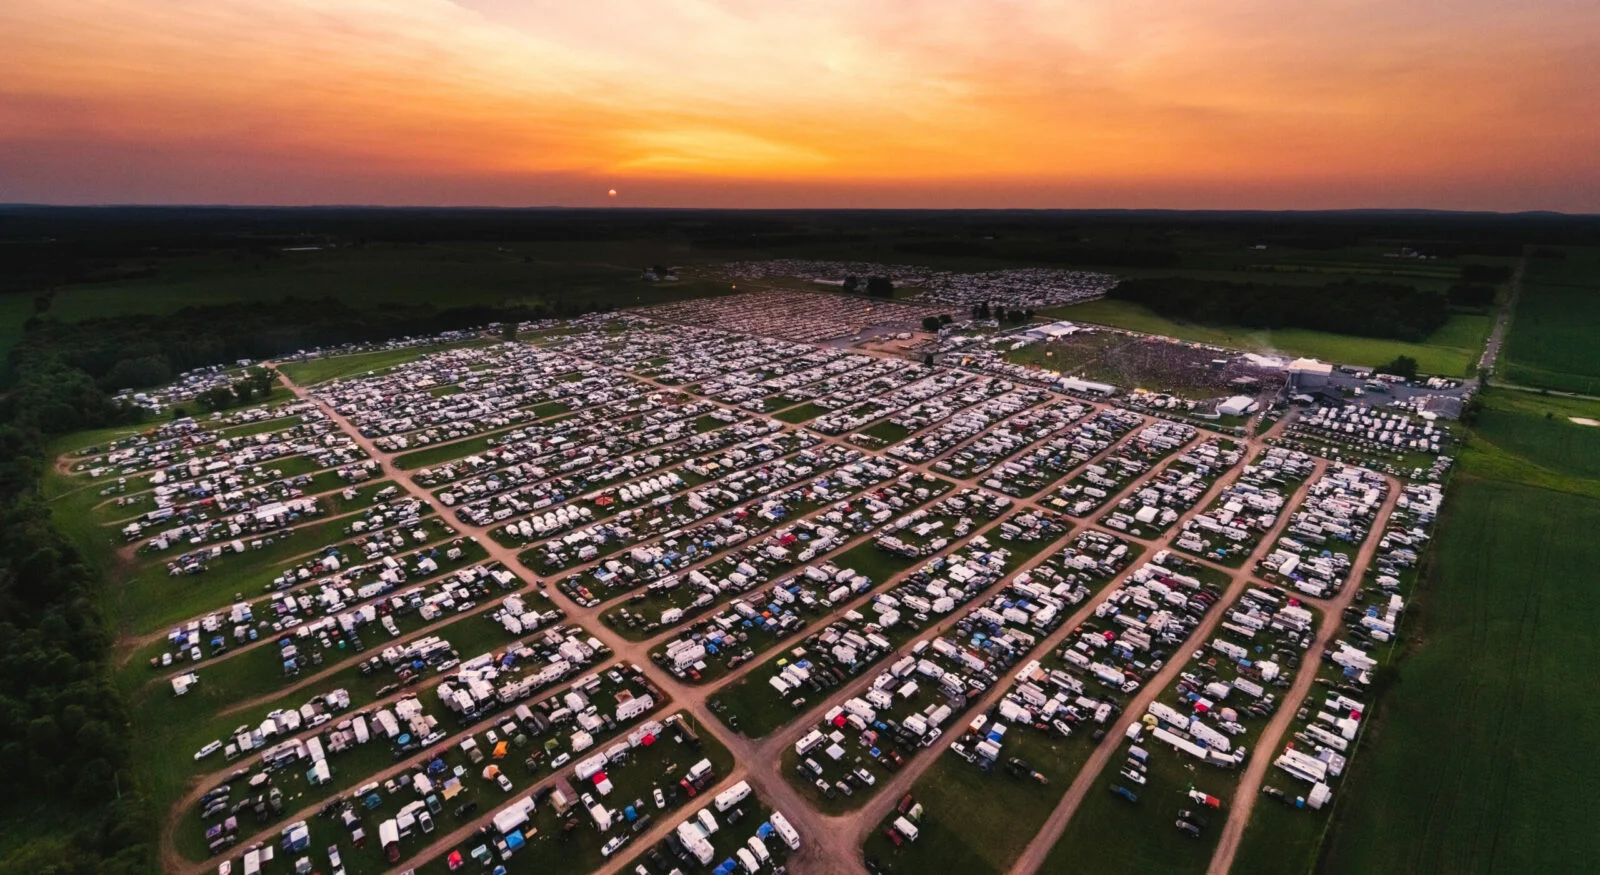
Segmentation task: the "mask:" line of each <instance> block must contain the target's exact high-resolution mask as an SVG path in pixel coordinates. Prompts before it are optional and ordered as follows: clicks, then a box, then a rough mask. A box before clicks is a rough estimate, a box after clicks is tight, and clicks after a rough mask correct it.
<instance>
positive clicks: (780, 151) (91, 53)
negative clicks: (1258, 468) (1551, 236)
mask: <svg viewBox="0 0 1600 875" xmlns="http://www.w3.org/2000/svg"><path fill="white" fill-rule="evenodd" d="M0 32H4V33H6V34H7V53H6V63H5V67H4V69H5V70H6V75H5V76H0V200H13V201H15V200H39V201H86V200H88V201H123V200H143V201H152V200H155V201H159V200H165V201H185V200H205V201H238V202H243V201H259V200H266V201H277V199H279V198H291V199H293V201H294V202H307V201H309V202H333V201H345V202H348V201H350V200H359V201H364V202H379V203H381V202H396V203H398V202H447V203H449V202H457V203H460V202H479V203H484V202H495V203H552V202H567V203H585V202H589V203H596V202H602V201H603V200H604V197H605V191H606V190H607V189H608V188H609V187H610V186H611V185H613V184H620V183H624V182H626V183H628V190H629V192H630V198H629V202H630V203H632V204H636V205H639V204H664V205H679V204H681V205H717V204H719V203H726V204H728V205H753V204H761V205H771V206H782V205H789V204H793V205H824V204H827V205H850V204H856V203H859V204H860V205H877V206H891V205H897V204H907V205H912V204H915V205H918V206H939V205H948V206H1008V205H1028V206H1051V205H1054V206H1117V205H1124V204H1127V205H1146V206H1149V205H1168V206H1218V207H1227V206H1261V207H1273V206H1281V207H1316V206H1333V205H1344V206H1361V205H1366V206H1454V207H1474V208H1482V207H1489V208H1494V207H1499V208H1507V209H1521V208H1535V207H1544V208H1562V209H1568V210H1594V209H1597V208H1600V169H1596V167H1595V164H1594V162H1593V161H1592V160H1591V159H1590V156H1592V154H1593V153H1594V150H1595V148H1596V146H1600V129H1597V128H1596V126H1595V125H1594V124H1593V121H1592V120H1593V119H1594V118H1596V117H1600V105H1597V104H1600V97H1597V96H1596V94H1597V92H1596V90H1595V89H1594V88H1593V87H1592V85H1593V81H1592V80H1593V76H1592V74H1590V73H1589V72H1588V68H1589V65H1590V61H1589V59H1590V58H1592V56H1593V52H1594V50H1595V49H1596V46H1595V45H1594V43H1595V42H1596V40H1597V39H1600V37H1597V35H1600V21H1597V20H1596V13H1595V11H1594V8H1593V7H1592V5H1590V4H1580V3H1563V2H1558V0H1547V2H1544V3H1540V4H1537V6H1534V7H1527V8H1522V7H1519V8H1515V9H1513V8H1510V7H1509V6H1507V5H1506V4H1500V3H1490V2H1486V0H1458V2H1453V3H1450V4H1432V3H1418V4H1403V5H1401V6H1399V7H1396V6H1394V5H1393V4H1390V5H1382V4H1377V3H1368V2H1348V0H1347V2H1338V0H1310V2H1307V3H1302V4H1298V5H1296V6H1294V7H1293V8H1286V7H1284V6H1283V5H1282V4H1276V3H1269V2H1266V0H1219V2H1217V3H1207V4H1198V5H1196V4H1184V3H1176V2H1158V0H1126V2H1123V3H1119V4H1094V3H1087V2H1047V0H1039V2H1028V0H960V2H936V0H925V2H911V0H901V2H884V3H859V2H843V0H813V2H809V3H805V4H780V3H770V2H761V0H657V2H653V3H650V4H638V3H634V2H622V0H588V2H585V3H581V4H572V3H556V2H526V0H461V2H447V0H341V2H336V3H330V2H315V0H210V2H189V0H10V2H8V3H5V4H0ZM1508 180H1515V181H1516V182H1517V184H1516V185H1514V186H1511V185H1508V184H1507V181H1508ZM274 193H276V194H274ZM319 193H320V195H321V196H319ZM1108 197H1110V198H1118V199H1120V200H1118V201H1115V202H1108V201H1106V200H1095V199H1097V198H1108ZM1163 198H1165V200H1163ZM1352 198H1354V199H1355V200H1354V201H1353V202H1347V201H1350V199H1352ZM1330 200H1337V201H1339V203H1337V204H1334V203H1330ZM280 202H282V201H280Z"/></svg>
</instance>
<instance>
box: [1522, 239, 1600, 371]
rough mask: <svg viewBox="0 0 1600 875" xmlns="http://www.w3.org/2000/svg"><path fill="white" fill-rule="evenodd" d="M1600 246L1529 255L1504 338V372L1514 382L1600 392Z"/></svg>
mask: <svg viewBox="0 0 1600 875" xmlns="http://www.w3.org/2000/svg"><path fill="white" fill-rule="evenodd" d="M1597 333H1600V249H1597V248H1588V249H1585V248H1577V247H1573V248H1570V249H1568V250H1567V257H1566V258H1565V259H1562V260H1554V259H1540V258H1532V259H1529V260H1528V269H1527V273H1526V276H1525V277H1524V279H1523V283H1522V292H1521V294H1520V295H1519V296H1518V298H1517V306H1516V311H1515V312H1514V313H1513V314H1512V320H1511V331H1510V333H1509V334H1508V335H1507V336H1506V345H1505V359H1506V361H1505V367H1504V368H1503V369H1502V376H1504V377H1505V378H1506V379H1509V380H1510V381H1511V382H1514V383H1521V384H1524V385H1529V386H1539V387H1543V388H1548V389H1560V390H1563V391H1568V392H1582V393H1585V394H1594V393H1597V392H1600V345H1596V344H1595V342H1594V341H1595V337H1596V335H1597Z"/></svg>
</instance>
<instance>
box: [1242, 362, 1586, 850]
mask: <svg viewBox="0 0 1600 875" xmlns="http://www.w3.org/2000/svg"><path fill="white" fill-rule="evenodd" d="M1546 413H1550V414H1551V416H1549V417H1546V416H1545V414H1546ZM1597 413H1600V405H1595V404H1585V403H1583V402H1573V401H1565V400H1555V399H1549V400H1547V399H1540V398H1537V397H1535V396H1513V395H1511V393H1507V392H1503V391H1498V390H1490V392H1489V398H1488V403H1487V405H1486V408H1485V411H1484V413H1483V414H1482V418H1481V419H1480V423H1481V426H1480V430H1479V431H1478V433H1477V436H1476V437H1475V439H1474V442H1473V445H1472V447H1471V452H1468V453H1465V454H1464V455H1463V466H1462V469H1461V470H1460V471H1459V472H1458V473H1457V475H1456V477H1455V479H1454V481H1453V482H1452V484H1451V487H1450V492H1451V494H1450V497H1449V499H1448V500H1447V502H1446V504H1445V511H1444V519H1443V522H1442V525H1441V526H1440V528H1439V534H1438V537H1437V540H1436V542H1435V543H1434V545H1433V549H1432V552H1431V554H1430V558H1429V560H1428V562H1429V564H1428V566H1427V567H1426V569H1425V571H1424V574H1425V575H1426V578H1425V586H1424V587H1423V588H1422V590H1421V593H1422V596H1421V597H1420V598H1419V599H1418V600H1417V601H1415V602H1414V603H1413V605H1412V606H1410V607H1408V612H1413V616H1414V617H1415V620H1414V622H1415V623H1416V625H1415V626H1414V627H1413V629H1412V630H1411V632H1410V634H1409V635H1407V636H1406V639H1405V640H1404V642H1403V643H1402V644H1401V647H1402V648H1404V649H1405V650H1406V652H1405V655H1404V658H1403V659H1402V661H1401V662H1400V663H1399V669H1398V674H1397V676H1396V677H1395V679H1394V680H1393V682H1392V688H1391V690H1392V692H1391V694H1388V695H1386V696H1384V698H1383V700H1382V702H1381V703H1380V705H1379V712H1378V715H1377V719H1376V721H1375V722H1374V723H1373V724H1372V726H1370V727H1369V728H1368V733H1369V737H1368V738H1366V739H1364V740H1363V743H1362V752H1361V754H1360V755H1359V756H1357V757H1356V758H1355V760H1354V762H1353V765H1352V772H1351V775H1350V777H1349V779H1348V780H1347V784H1346V789H1345V791H1344V795H1343V798H1341V799H1339V800H1337V803H1336V804H1337V807H1336V809H1335V812H1334V819H1333V822H1332V824H1331V827H1330V828H1329V829H1328V832H1327V835H1326V838H1325V844H1324V846H1323V848H1322V856H1321V860H1320V865H1319V866H1318V867H1317V868H1318V871H1325V872H1330V873H1346V872H1348V873H1366V872H1438V873H1474V872H1484V873H1488V872H1521V871H1526V872H1538V871H1549V872H1571V871H1586V870H1588V869H1589V868H1592V865H1593V860H1594V859H1596V858H1597V856H1600V832H1596V830H1595V829H1594V824H1595V823H1596V822H1597V820H1600V803H1597V802H1596V801H1595V797H1594V794H1593V791H1592V788H1593V787H1594V786H1595V782H1596V781H1600V760H1597V759H1596V758H1595V757H1593V756H1591V755H1589V753H1588V752H1589V751H1592V750H1593V748H1594V746H1595V743H1596V742H1597V741H1600V733H1597V731H1596V729H1595V728H1594V727H1595V726H1597V725H1600V724H1597V723H1596V720H1597V718H1600V698H1597V697H1596V695H1595V694H1596V692H1597V691H1600V690H1597V688H1596V684H1595V675H1594V671H1593V666H1594V665H1595V664H1596V661H1597V660H1600V639H1596V638H1595V636H1594V634H1593V630H1594V628H1595V627H1596V624H1597V623H1600V603H1597V602H1596V601H1595V599H1594V594H1593V586H1592V583H1593V558H1592V556H1593V547H1592V545H1593V533H1594V531H1595V530H1596V528H1597V527H1600V498H1596V497H1595V496H1596V495H1600V489H1597V487H1600V482H1597V481H1596V480H1594V479H1591V478H1593V477H1594V476H1595V474H1596V472H1595V469H1594V467H1593V464H1592V462H1590V461H1589V460H1590V459H1592V458H1593V455H1592V452H1590V451H1588V450H1585V449H1584V448H1585V447H1594V446H1597V445H1600V444H1597V443H1596V442H1600V429H1596V428H1593V427H1588V426H1580V425H1575V424H1573V423H1571V422H1570V421H1568V420H1567V418H1566V417H1568V416H1573V415H1582V414H1589V415H1591V416H1594V415H1596V414H1597ZM1590 433H1595V436H1594V437H1593V438H1591V437H1588V435H1589V434H1590ZM1491 439H1492V440H1493V441H1495V443H1490V440H1491ZM1528 471H1536V472H1559V477H1558V478H1555V479H1550V480H1548V481H1547V482H1549V483H1552V484H1555V485H1557V486H1558V487H1560V488H1556V489H1551V488H1547V487H1545V486H1541V485H1535V484H1533V483H1530V482H1526V481H1525V480H1518V479H1504V478H1506V477H1508V476H1509V477H1518V476H1521V475H1522V474H1524V473H1525V472H1528ZM1282 815H1287V816H1293V815H1292V813H1288V812H1284V811H1282V810H1281V809H1279V807H1278V806H1275V805H1271V804H1266V803H1263V805H1259V806H1258V807H1257V811H1256V817H1255V818H1253V819H1252V823H1251V828H1250V830H1249V831H1247V832H1246V834H1245V838H1244V841H1243V843H1242V844H1241V847H1240V851H1239V856H1238V858H1237V859H1236V861H1235V866H1234V870H1233V871H1234V872H1236V873H1240V875H1257V873H1261V875H1265V873H1273V872H1284V871H1302V870H1303V869H1304V868H1306V867H1309V866H1310V865H1311V864H1312V863H1313V862H1314V861H1315V860H1316V854H1315V852H1314V851H1315V849H1314V847H1311V848H1307V847H1304V846H1301V845H1295V846H1293V847H1285V846H1284V844H1283V843H1282V842H1280V841H1278V840H1276V839H1275V838H1274V836H1273V835H1271V834H1268V833H1270V832H1273V830H1271V829H1270V827H1272V825H1273V821H1274V819H1278V820H1281V819H1282V817H1281V816H1282ZM1288 834H1293V830H1290V831H1289V833H1288ZM1286 854H1288V855H1291V856H1292V855H1295V854H1298V855H1299V859H1293V860H1289V859H1285V855H1286Z"/></svg>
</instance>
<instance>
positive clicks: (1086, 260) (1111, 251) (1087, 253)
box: [894, 240, 1183, 268]
mask: <svg viewBox="0 0 1600 875" xmlns="http://www.w3.org/2000/svg"><path fill="white" fill-rule="evenodd" d="M894 249H895V251H896V252H903V253H906V254H908V255H936V256H942V257H946V258H958V257H959V258H992V259H996V260H1001V261H1022V262H1030V261H1031V262H1045V263H1049V264H1065V265H1073V266H1079V267H1169V268H1170V267H1178V266H1179V265H1180V264H1182V263H1183V258H1182V256H1180V255H1179V254H1178V253H1177V252H1176V251H1174V250H1171V249H1157V248H1152V247H1148V246H1110V245H1100V246H1097V245H1088V244H1079V243H1051V242H1045V241H1037V242H1036V241H1029V240H995V241H989V240H923V241H917V242H913V243H901V244H898V245H896V246H895V248H894Z"/></svg>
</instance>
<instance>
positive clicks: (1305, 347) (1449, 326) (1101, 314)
mask: <svg viewBox="0 0 1600 875" xmlns="http://www.w3.org/2000/svg"><path fill="white" fill-rule="evenodd" d="M1045 315H1046V316H1048V317H1050V318H1056V319H1070V320H1072V321H1075V322H1093V323H1097V324H1100V325H1110V326H1112V327H1114V328H1126V329H1128V330H1129V331H1141V332H1144V333H1147V334H1160V335H1165V336H1168V337H1176V338H1179V339H1182V340H1191V341H1195V342H1197V343H1207V344H1212V345H1215V346H1226V347H1232V348H1234V349H1244V350H1253V351H1261V352H1278V353H1282V354H1285V355H1296V356H1310V357H1312V358H1319V359H1322V360H1324V361H1330V362H1335V363H1338V364H1351V365H1365V366H1367V367H1372V366H1375V365H1381V364H1383V363H1385V362H1388V361H1392V360H1393V359H1394V358H1395V357H1396V356H1401V355H1408V356H1411V357H1412V358H1415V359H1416V360H1417V364H1418V367H1419V368H1420V369H1421V370H1422V371H1423V372H1425V373H1430V374H1442V375H1445V376H1450V377H1460V376H1464V375H1466V373H1467V372H1468V370H1469V369H1470V368H1471V367H1473V366H1474V365H1476V364H1477V361H1478V354H1479V352H1480V351H1481V349H1482V346H1483V339H1484V338H1485V337H1487V336H1488V334H1489V329H1490V327H1491V326H1492V324H1493V320H1492V319H1491V318H1490V317H1488V316H1480V315H1472V314H1463V313H1457V314H1455V315H1453V316H1451V317H1450V321H1449V322H1447V323H1445V325H1444V327H1443V328H1440V329H1439V330H1438V331H1437V332H1435V333H1434V335H1433V336H1432V337H1430V338H1429V339H1428V341H1427V342H1426V343H1406V342H1404V341H1398V340H1385V339H1381V338H1375V337H1353V336H1349V335H1343V334H1331V333H1328V332H1325V331H1309V330H1304V329H1280V330H1276V331H1272V330H1267V329H1249V328H1229V327H1218V326H1209V325H1199V324H1195V323H1185V322H1175V321H1173V320H1171V319H1167V318H1165V317H1162V316H1158V315H1156V314H1155V313H1152V312H1151V311H1149V310H1148V309H1146V308H1144V307H1141V306H1139V305H1137V304H1133V303H1130V302H1127V301H1112V300H1106V299H1102V300H1098V301H1089V302H1088V303H1085V304H1074V305H1072V306H1069V307H1057V308H1053V309H1051V310H1049V311H1047V312H1046V313H1045Z"/></svg>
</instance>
